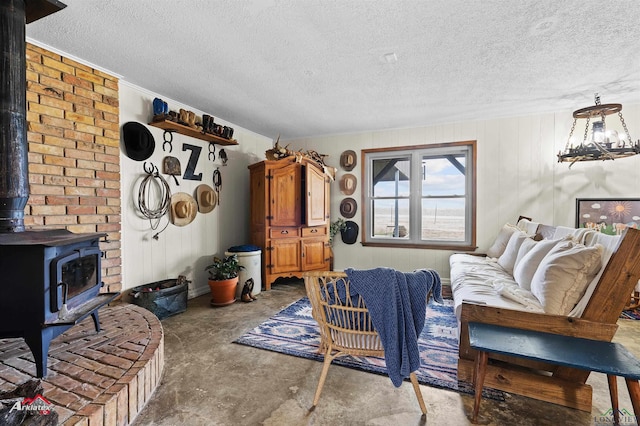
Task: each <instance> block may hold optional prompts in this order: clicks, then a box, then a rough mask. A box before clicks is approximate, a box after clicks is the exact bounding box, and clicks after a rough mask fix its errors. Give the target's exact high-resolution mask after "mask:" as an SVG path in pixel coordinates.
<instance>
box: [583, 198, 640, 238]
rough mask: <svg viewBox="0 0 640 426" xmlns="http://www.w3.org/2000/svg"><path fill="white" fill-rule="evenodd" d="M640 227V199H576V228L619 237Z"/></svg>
mask: <svg viewBox="0 0 640 426" xmlns="http://www.w3.org/2000/svg"><path fill="white" fill-rule="evenodd" d="M626 227H630V228H636V229H637V228H638V227H640V198H576V228H589V229H593V230H596V231H599V232H602V233H604V234H608V235H619V234H621V233H622V231H623V230H624V229H625V228H626Z"/></svg>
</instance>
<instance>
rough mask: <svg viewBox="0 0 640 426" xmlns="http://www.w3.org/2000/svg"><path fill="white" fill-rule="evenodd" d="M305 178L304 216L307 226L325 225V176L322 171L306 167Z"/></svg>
mask: <svg viewBox="0 0 640 426" xmlns="http://www.w3.org/2000/svg"><path fill="white" fill-rule="evenodd" d="M305 178H306V183H307V187H306V188H305V191H306V194H305V197H306V215H307V217H306V218H305V219H306V220H305V223H306V225H307V226H316V225H324V224H325V223H327V216H328V215H327V200H326V197H328V191H327V190H326V188H327V187H326V180H327V178H326V176H325V174H324V173H323V172H322V170H320V169H318V168H316V167H311V166H307V167H305Z"/></svg>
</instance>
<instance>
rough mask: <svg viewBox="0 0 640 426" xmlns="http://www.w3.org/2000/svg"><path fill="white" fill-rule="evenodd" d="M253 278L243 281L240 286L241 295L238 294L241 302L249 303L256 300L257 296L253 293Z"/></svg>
mask: <svg viewBox="0 0 640 426" xmlns="http://www.w3.org/2000/svg"><path fill="white" fill-rule="evenodd" d="M253 285H254V282H253V278H249V279H248V280H247V281H246V282H245V283H244V287H242V295H241V296H240V300H242V301H243V302H246V303H249V302H253V301H254V300H258V298H257V297H255V296H254V295H253Z"/></svg>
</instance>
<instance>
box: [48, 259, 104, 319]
mask: <svg viewBox="0 0 640 426" xmlns="http://www.w3.org/2000/svg"><path fill="white" fill-rule="evenodd" d="M101 257H102V252H101V251H100V249H99V248H97V247H87V248H80V249H77V250H74V251H73V252H69V253H67V254H64V255H62V256H58V257H56V258H55V259H53V260H52V261H51V267H50V270H51V276H50V283H51V291H50V293H51V297H50V300H51V312H52V313H53V312H58V311H60V309H62V306H63V305H64V304H67V305H68V308H73V307H75V306H78V305H80V304H81V303H83V302H86V301H87V300H90V299H91V298H93V297H95V296H96V295H97V294H98V292H99V290H100V287H101V284H102V283H101V277H100V267H101V262H100V259H101Z"/></svg>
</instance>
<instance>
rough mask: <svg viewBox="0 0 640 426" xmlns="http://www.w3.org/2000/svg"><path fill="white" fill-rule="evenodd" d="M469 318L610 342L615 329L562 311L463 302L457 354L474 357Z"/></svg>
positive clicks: (613, 326)
mask: <svg viewBox="0 0 640 426" xmlns="http://www.w3.org/2000/svg"><path fill="white" fill-rule="evenodd" d="M469 322H480V323H485V324H495V325H502V326H507V327H512V328H519V329H523V330H533V331H543V332H547V333H553V334H560V335H564V336H573V337H582V338H585V339H593V340H603V341H607V342H610V341H611V339H612V338H613V336H614V335H615V333H616V330H617V329H618V326H617V325H616V324H606V323H601V322H595V321H589V320H585V319H582V318H574V317H567V316H562V315H549V314H544V313H537V312H526V311H516V310H513V309H506V308H497V307H493V306H488V305H483V304H478V303H473V302H467V301H465V302H463V303H462V311H461V315H460V349H459V354H460V358H466V359H473V358H474V357H475V351H473V350H472V349H471V348H470V346H469Z"/></svg>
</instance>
